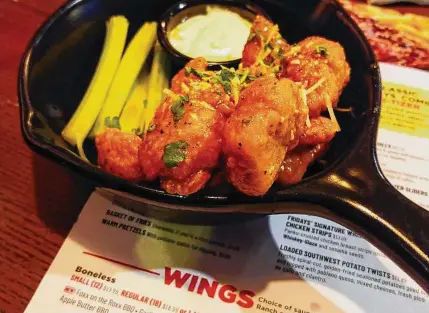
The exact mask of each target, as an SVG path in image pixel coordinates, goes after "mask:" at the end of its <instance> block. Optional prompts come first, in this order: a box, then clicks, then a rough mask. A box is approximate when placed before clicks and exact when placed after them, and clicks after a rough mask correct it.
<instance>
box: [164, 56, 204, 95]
mask: <svg viewBox="0 0 429 313" xmlns="http://www.w3.org/2000/svg"><path fill="white" fill-rule="evenodd" d="M207 66H208V63H207V61H206V60H205V59H204V58H195V59H192V60H190V61H189V62H188V63H187V64H186V66H185V67H184V68H182V69H181V70H180V71H179V72H178V73H177V74H176V75H174V77H173V79H172V80H171V90H172V91H173V92H175V93H177V94H181V95H183V94H186V93H187V88H189V86H190V84H191V82H194V81H201V80H202V79H201V77H199V76H198V75H197V74H198V73H201V72H204V71H205V70H206V69H207ZM184 89H186V90H184Z"/></svg>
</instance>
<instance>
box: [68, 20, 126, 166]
mask: <svg viewBox="0 0 429 313" xmlns="http://www.w3.org/2000/svg"><path fill="white" fill-rule="evenodd" d="M128 25H129V23H128V20H127V19H126V18H125V17H123V16H112V17H111V18H110V19H109V20H108V21H107V23H106V37H105V41H104V46H103V50H102V53H101V57H100V59H99V61H98V64H97V68H96V70H95V73H94V76H93V77H92V80H91V83H90V84H89V87H88V89H87V90H86V93H85V95H84V97H83V99H82V101H81V102H80V104H79V106H78V108H77V109H76V111H75V112H74V114H73V116H72V118H71V119H70V121H69V122H68V123H67V125H66V127H65V128H64V129H63V131H62V133H61V134H62V136H63V138H64V139H65V140H66V141H67V142H68V143H69V144H71V145H72V146H77V149H78V152H79V155H80V156H81V157H82V158H83V159H84V160H86V161H88V159H87V158H86V156H85V153H84V151H83V147H82V145H83V142H84V140H85V138H86V136H87V135H88V133H89V131H90V130H91V127H92V126H93V124H94V122H95V120H96V118H97V115H98V113H99V112H100V110H101V107H102V105H103V101H104V99H105V97H106V94H107V92H108V90H109V86H110V84H111V82H112V80H113V77H114V75H115V72H116V70H117V68H118V66H119V63H120V60H121V57H122V53H123V51H124V47H125V41H126V39H127V32H128Z"/></svg>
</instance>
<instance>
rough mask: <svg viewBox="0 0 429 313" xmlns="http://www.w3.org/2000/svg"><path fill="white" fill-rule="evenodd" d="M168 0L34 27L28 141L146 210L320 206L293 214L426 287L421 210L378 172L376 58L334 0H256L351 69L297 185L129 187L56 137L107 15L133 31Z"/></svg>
mask: <svg viewBox="0 0 429 313" xmlns="http://www.w3.org/2000/svg"><path fill="white" fill-rule="evenodd" d="M174 2H175V1H174V0H172V1H170V0H135V1H133V0H122V1H113V0H112V1H108V0H74V1H71V2H69V3H67V4H65V5H64V6H63V7H61V8H60V9H59V10H58V11H57V12H56V13H55V14H54V15H53V16H52V17H51V18H50V19H49V20H48V21H47V22H46V23H45V24H44V25H43V26H42V27H41V28H40V29H39V30H38V32H37V33H36V35H35V37H34V38H33V39H32V41H31V42H30V44H29V46H28V49H27V50H26V52H25V54H24V57H23V60H22V64H21V68H20V72H19V100H20V109H21V122H22V132H23V135H24V138H25V140H26V141H27V143H28V144H29V145H30V147H32V148H33V149H34V150H35V151H38V152H40V153H42V154H44V155H46V156H48V157H52V158H53V159H54V160H57V161H59V162H61V163H62V164H64V165H66V166H69V167H71V168H73V169H74V170H77V171H78V172H80V173H82V174H83V175H85V176H87V177H91V178H93V179H94V180H95V181H97V182H98V183H99V184H100V186H103V187H108V188H112V189H115V190H119V191H123V192H127V193H129V194H131V195H133V196H135V197H138V199H139V200H140V201H143V202H146V203H150V204H153V206H152V207H154V208H155V207H158V208H164V209H165V208H167V209H175V210H183V214H185V212H186V213H188V214H189V212H191V213H192V212H193V213H192V214H197V215H198V214H204V213H213V212H215V213H234V212H235V213H248V214H252V213H257V214H266V213H273V214H274V213H289V212H293V213H296V212H297V206H293V205H290V203H291V202H309V203H314V204H319V205H321V206H323V207H324V208H325V209H322V208H319V209H312V210H310V211H309V210H306V211H302V210H301V209H300V210H299V211H298V212H297V213H310V214H314V215H319V216H323V217H327V218H330V219H332V220H335V221H336V222H338V223H341V224H343V225H345V226H347V227H349V228H351V229H353V230H355V231H356V232H358V233H359V234H360V235H362V236H364V237H365V238H367V239H368V240H369V241H371V242H372V243H373V244H375V245H376V246H377V247H379V248H380V249H381V250H382V251H383V252H385V253H386V254H387V255H388V256H389V257H391V258H392V259H393V260H394V261H395V262H397V264H398V265H399V266H401V267H402V268H403V269H404V270H405V271H406V272H407V273H408V274H410V275H411V276H412V278H413V279H415V280H416V281H417V282H418V283H419V284H421V286H422V287H423V288H425V289H426V291H429V257H428V253H429V212H427V211H426V210H424V209H422V208H420V207H419V206H417V205H415V204H413V203H412V202H411V201H409V200H407V199H406V198H405V197H403V196H402V195H401V194H400V193H399V192H397V191H396V190H395V189H394V188H393V187H392V186H391V185H390V183H389V182H388V181H387V180H386V178H385V177H384V176H383V174H382V172H381V170H380V167H379V164H378V162H377V156H376V135H377V125H378V119H379V113H380V101H381V99H380V98H381V84H380V73H379V69H378V65H377V62H376V60H375V57H374V54H373V52H372V50H371V48H370V46H369V45H368V43H367V41H366V40H365V39H364V36H363V35H362V33H361V32H360V31H359V29H358V28H357V26H356V25H355V24H354V23H353V21H352V20H351V19H350V18H349V16H348V15H347V14H346V13H345V12H344V11H343V9H342V8H341V7H340V6H339V5H338V4H337V3H336V2H335V1H333V0H323V1H319V0H301V1H298V0H296V1H284V0H257V1H254V3H255V4H257V5H259V6H260V7H262V8H263V9H264V11H265V12H266V13H267V14H269V16H270V17H271V19H272V20H273V21H275V22H276V23H278V24H279V26H280V29H281V32H282V34H283V35H284V36H285V38H286V39H287V40H288V41H289V42H297V41H299V40H301V39H303V38H305V37H307V36H309V35H314V34H317V35H322V36H325V37H327V38H330V39H332V40H337V41H339V42H340V43H341V44H342V45H343V47H344V48H345V51H346V54H347V58H348V61H349V63H350V65H351V68H352V79H351V82H350V84H349V85H348V86H347V88H346V90H345V91H344V93H343V95H342V97H341V100H340V106H343V107H347V106H352V107H353V113H352V114H350V113H347V114H343V113H338V116H337V117H338V119H339V121H340V125H341V127H342V131H341V133H339V134H338V135H337V136H336V138H335V139H334V141H333V143H332V145H331V147H330V149H329V151H328V153H327V155H326V156H325V162H326V166H325V167H320V166H319V165H317V164H316V165H315V166H313V167H312V168H311V169H310V170H309V173H308V175H307V176H306V178H305V179H304V180H303V181H302V182H300V183H298V184H296V185H293V186H290V187H278V186H273V188H272V189H271V190H270V191H269V192H268V193H267V194H266V195H265V196H263V197H257V198H252V197H246V196H244V195H242V194H239V193H238V192H236V191H235V190H234V189H233V188H231V187H230V186H222V187H216V188H206V189H205V190H203V191H201V192H199V193H198V194H195V195H192V196H189V197H181V196H177V195H169V194H166V193H165V192H164V191H162V189H160V188H159V185H157V184H133V183H129V182H126V181H123V180H121V179H118V178H116V177H113V176H111V175H109V174H106V173H104V172H102V171H100V170H99V169H98V168H97V167H96V166H94V165H91V164H87V163H85V162H84V161H82V160H81V159H79V158H78V157H77V155H76V154H75V153H74V150H73V149H71V147H69V146H67V144H65V143H64V141H62V139H61V137H60V132H61V130H62V128H63V127H64V125H65V124H66V122H67V121H68V119H69V118H70V117H71V115H72V113H73V111H74V109H75V108H76V106H77V104H78V103H79V101H80V99H81V97H82V96H83V93H84V91H85V88H86V87H87V85H88V83H89V80H90V78H91V75H92V73H93V71H94V68H95V66H96V64H97V60H98V57H99V55H100V51H101V48H102V44H103V41H104V32H105V28H104V27H105V26H104V25H105V21H106V20H107V19H108V18H109V17H110V16H111V15H113V14H124V15H125V16H126V17H127V18H128V19H129V20H130V23H131V25H130V26H131V34H130V36H131V35H132V34H133V32H135V31H136V29H137V28H138V27H139V26H140V25H141V24H142V22H143V21H145V20H148V19H150V20H155V19H158V18H160V17H161V16H162V14H163V13H164V12H165V11H166V10H167V8H169V7H170V6H171V5H173V4H174ZM223 2H228V1H223ZM85 148H86V150H87V152H88V154H89V155H90V156H91V158H92V160H93V161H95V152H94V146H93V143H91V142H87V143H86V146H85ZM91 151H92V153H91ZM255 153H257V152H255ZM317 207H319V206H317Z"/></svg>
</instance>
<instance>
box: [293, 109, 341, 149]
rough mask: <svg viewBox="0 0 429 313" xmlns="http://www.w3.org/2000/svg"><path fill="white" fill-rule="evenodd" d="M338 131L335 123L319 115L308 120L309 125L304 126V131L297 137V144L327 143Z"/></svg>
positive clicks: (313, 144)
mask: <svg viewBox="0 0 429 313" xmlns="http://www.w3.org/2000/svg"><path fill="white" fill-rule="evenodd" d="M337 131H338V127H337V124H336V123H335V122H333V121H332V120H331V119H329V118H327V117H324V116H319V117H317V118H313V119H311V120H310V126H309V127H306V128H305V130H304V133H303V134H302V135H301V136H300V137H299V143H298V144H299V145H312V146H315V145H318V144H320V143H328V142H330V141H331V140H332V139H333V138H334V137H335V134H336V132H337Z"/></svg>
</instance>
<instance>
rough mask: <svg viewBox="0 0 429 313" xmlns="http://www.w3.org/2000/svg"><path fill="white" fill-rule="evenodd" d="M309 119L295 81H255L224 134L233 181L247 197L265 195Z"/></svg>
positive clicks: (266, 79) (243, 97)
mask: <svg viewBox="0 0 429 313" xmlns="http://www.w3.org/2000/svg"><path fill="white" fill-rule="evenodd" d="M306 117H307V110H306V107H304V106H303V102H302V99H301V98H300V92H299V88H298V87H297V85H296V84H295V83H293V82H292V81H291V80H289V79H282V80H278V79H276V78H275V77H273V76H266V77H261V78H258V79H257V80H255V81H254V82H252V83H251V84H250V85H249V86H248V87H247V88H246V89H244V91H243V92H242V93H241V96H240V101H239V103H238V107H237V109H236V110H235V111H234V112H233V113H232V115H231V116H230V117H229V119H228V120H227V123H226V124H225V127H224V131H223V138H224V143H223V152H224V155H225V159H226V171H227V175H228V179H229V181H230V182H231V183H232V184H233V185H234V186H235V187H236V188H237V189H238V190H239V191H241V192H243V193H245V194H247V195H252V196H258V195H263V194H265V193H266V192H267V191H268V189H269V188H270V187H271V186H272V184H273V183H274V181H275V180H276V178H277V175H278V172H279V170H280V166H281V163H282V161H283V159H284V158H285V155H286V151H287V146H288V144H289V143H290V142H291V140H293V139H294V138H296V137H299V136H301V134H302V131H303V129H304V124H305V120H306Z"/></svg>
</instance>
